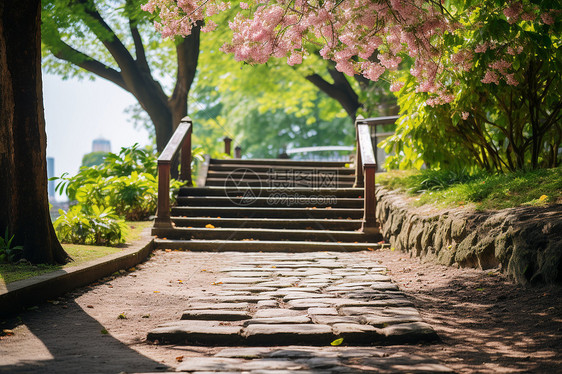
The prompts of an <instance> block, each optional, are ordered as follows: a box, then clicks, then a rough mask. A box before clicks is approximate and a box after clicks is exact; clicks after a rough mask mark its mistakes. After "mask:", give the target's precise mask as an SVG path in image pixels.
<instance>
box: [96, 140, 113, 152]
mask: <svg viewBox="0 0 562 374" xmlns="http://www.w3.org/2000/svg"><path fill="white" fill-rule="evenodd" d="M92 152H111V142H110V141H109V140H107V139H103V138H101V137H100V138H97V139H94V140H93V141H92Z"/></svg>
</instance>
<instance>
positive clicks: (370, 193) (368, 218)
mask: <svg viewBox="0 0 562 374" xmlns="http://www.w3.org/2000/svg"><path fill="white" fill-rule="evenodd" d="M376 171H377V165H376V164H375V165H372V164H371V165H365V168H364V173H363V175H364V176H365V183H364V184H365V189H364V194H365V196H363V204H364V206H363V227H362V230H361V231H363V232H366V233H370V232H373V233H378V224H377V219H376V217H375V214H376V208H377V198H376V196H375V172H376Z"/></svg>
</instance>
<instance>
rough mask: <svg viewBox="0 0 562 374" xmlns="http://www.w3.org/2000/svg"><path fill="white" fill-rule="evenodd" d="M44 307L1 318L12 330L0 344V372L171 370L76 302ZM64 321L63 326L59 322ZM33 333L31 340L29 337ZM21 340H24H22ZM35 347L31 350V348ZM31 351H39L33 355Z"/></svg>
mask: <svg viewBox="0 0 562 374" xmlns="http://www.w3.org/2000/svg"><path fill="white" fill-rule="evenodd" d="M54 303H55V304H57V305H52V304H41V305H40V306H39V307H34V308H31V309H32V310H28V311H25V312H23V313H21V314H20V315H19V316H17V317H12V318H10V319H7V320H5V321H1V320H0V323H1V325H0V328H1V329H7V328H9V329H13V331H14V335H13V336H4V337H2V338H3V339H5V340H7V339H10V340H11V341H10V344H9V345H7V344H6V345H4V346H3V344H2V343H1V342H0V373H18V374H19V373H57V374H59V373H119V372H139V373H142V372H158V371H167V370H169V368H168V367H167V366H166V365H163V364H160V363H158V362H156V361H154V360H152V359H150V358H148V357H145V356H143V355H142V354H140V353H139V352H137V351H135V350H134V349H132V348H131V347H129V346H127V345H125V344H123V343H122V342H121V341H119V340H118V339H116V338H114V337H112V336H111V332H110V331H109V332H107V330H105V328H104V326H103V325H101V324H100V323H99V322H98V321H97V320H96V319H94V318H92V317H91V316H90V315H89V314H88V313H86V311H84V310H83V309H82V307H80V305H78V304H77V303H76V302H75V301H74V300H72V299H68V301H67V302H66V301H60V302H59V301H55V302H54ZM61 322H62V323H61ZM30 335H31V337H32V339H29V338H30ZM20 340H21V341H20ZM30 346H31V347H30ZM26 349H27V352H35V354H37V352H40V353H39V354H38V356H36V357H30V356H29V353H27V354H26Z"/></svg>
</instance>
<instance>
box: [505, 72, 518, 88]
mask: <svg viewBox="0 0 562 374" xmlns="http://www.w3.org/2000/svg"><path fill="white" fill-rule="evenodd" d="M505 81H506V83H507V84H509V85H510V86H517V85H518V84H519V81H518V80H517V79H515V76H514V74H513V73H511V74H506V75H505Z"/></svg>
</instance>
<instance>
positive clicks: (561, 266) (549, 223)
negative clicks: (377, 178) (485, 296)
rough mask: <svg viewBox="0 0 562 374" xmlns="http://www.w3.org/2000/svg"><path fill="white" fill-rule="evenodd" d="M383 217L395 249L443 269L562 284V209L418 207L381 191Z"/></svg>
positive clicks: (386, 235)
mask: <svg viewBox="0 0 562 374" xmlns="http://www.w3.org/2000/svg"><path fill="white" fill-rule="evenodd" d="M376 194H377V210H376V214H377V219H378V220H379V221H380V222H381V223H382V225H381V226H382V227H381V229H382V234H383V236H384V238H385V240H386V241H388V242H389V243H390V245H391V247H393V248H395V249H396V250H400V251H403V252H409V253H410V254H411V255H412V256H417V257H422V258H427V259H429V260H432V261H436V262H438V263H441V264H443V265H449V266H451V265H458V266H461V267H475V268H480V269H490V268H497V267H499V268H500V269H501V270H502V271H503V272H505V273H507V274H508V275H510V276H511V277H513V278H514V279H515V280H516V281H517V282H519V283H523V284H527V283H558V284H562V205H561V204H557V205H550V206H547V207H519V208H511V209H504V210H500V211H490V212H475V211H468V210H466V209H433V208H429V207H422V208H416V207H414V206H412V205H411V204H410V203H409V199H407V198H406V197H405V196H404V195H402V194H400V193H397V192H396V191H390V190H387V189H384V188H382V187H380V186H378V188H377V192H376Z"/></svg>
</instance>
